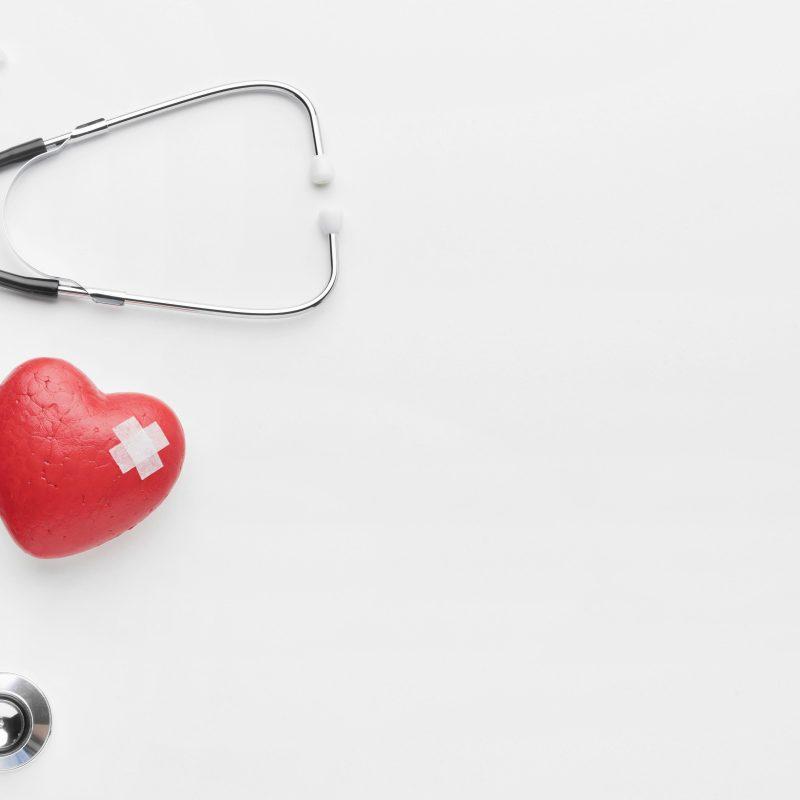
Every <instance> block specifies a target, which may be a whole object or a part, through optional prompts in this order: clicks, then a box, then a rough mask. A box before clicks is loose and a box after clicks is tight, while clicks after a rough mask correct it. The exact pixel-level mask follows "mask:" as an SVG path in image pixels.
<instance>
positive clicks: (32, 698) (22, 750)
mask: <svg viewBox="0 0 800 800" xmlns="http://www.w3.org/2000/svg"><path fill="white" fill-rule="evenodd" d="M51 729H52V715H51V713H50V704H49V703H48V702H47V698H46V697H45V696H44V694H43V693H42V691H41V690H40V689H39V687H38V686H35V685H34V684H32V683H31V682H30V681H29V680H27V679H26V678H22V677H20V676H19V675H12V674H10V673H5V672H0V772H8V771H9V770H12V769H18V768H19V767H24V766H25V765H26V764H28V763H30V762H31V761H32V760H33V759H34V758H35V757H36V755H37V754H38V753H39V751H40V750H41V749H42V748H43V747H44V745H45V742H47V739H48V738H49V736H50V731H51Z"/></svg>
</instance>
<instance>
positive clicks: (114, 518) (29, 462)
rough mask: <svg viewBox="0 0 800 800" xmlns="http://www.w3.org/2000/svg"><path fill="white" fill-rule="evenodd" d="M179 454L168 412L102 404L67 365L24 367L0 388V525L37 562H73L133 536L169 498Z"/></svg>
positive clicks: (136, 402) (118, 397) (40, 361)
mask: <svg viewBox="0 0 800 800" xmlns="http://www.w3.org/2000/svg"><path fill="white" fill-rule="evenodd" d="M122 423H124V425H123V426H122V427H118V426H120V425H121V424H122ZM115 428H117V431H116V432H115V430H114V429H115ZM159 429H160V431H161V433H159ZM120 436H121V437H122V438H120ZM165 441H166V442H167V444H165ZM153 451H157V453H156V454H155V456H154V455H153ZM183 454H184V440H183V429H182V428H181V424H180V422H178V418H177V417H176V416H175V414H174V413H173V412H172V411H171V410H170V409H169V408H168V407H167V406H166V405H164V403H162V402H161V401H160V400H156V398H155V397H148V396H147V395H144V394H108V395H106V394H103V393H102V392H101V391H99V390H98V389H97V388H96V387H95V386H94V384H93V383H92V382H91V381H90V380H89V379H88V378H87V377H86V376H85V375H84V374H83V373H82V372H80V371H79V370H77V369H75V367H73V366H72V365H71V364H68V363H67V362H66V361H61V360H59V359H55V358H37V359H34V360H33V361H27V362H25V363H24V364H22V365H21V366H19V367H17V368H16V369H15V370H14V371H13V372H12V373H11V374H10V375H9V376H8V378H6V380H5V382H4V383H3V384H2V385H0V517H2V518H3V521H4V522H5V523H6V525H7V526H8V530H9V531H10V532H11V535H12V536H13V537H14V539H15V540H16V542H17V544H19V545H20V547H22V549H23V550H26V551H27V552H28V553H30V554H31V555H34V556H38V557H39V558H58V557H60V556H69V555H73V554H74V553H80V552H82V551H84V550H88V549H89V548H91V547H97V545H100V544H103V542H107V541H108V540H109V539H113V538H114V537H115V536H119V534H121V533H124V532H125V531H127V530H130V529H131V528H132V527H133V526H134V525H136V524H137V523H139V522H141V521H142V520H143V519H144V518H145V517H146V516H147V515H148V514H149V513H150V512H151V511H153V510H154V509H155V508H156V507H157V506H158V505H159V504H160V503H161V501H162V500H163V499H164V498H165V497H166V496H167V495H168V494H169V491H170V489H172V486H173V484H174V483H175V481H176V480H177V479H178V475H179V474H180V471H181V466H182V465H183ZM159 464H160V465H161V466H159ZM123 470H125V471H123Z"/></svg>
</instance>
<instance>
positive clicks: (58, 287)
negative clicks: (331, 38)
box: [0, 81, 341, 772]
mask: <svg viewBox="0 0 800 800" xmlns="http://www.w3.org/2000/svg"><path fill="white" fill-rule="evenodd" d="M248 90H263V91H268V92H278V93H281V94H283V95H286V96H288V97H290V98H293V99H295V100H297V101H299V102H300V103H301V104H302V105H303V107H304V108H305V110H306V112H307V114H308V119H309V122H310V123H311V136H312V139H313V143H314V156H313V158H312V162H311V172H310V177H311V180H312V182H313V183H315V184H317V185H320V186H322V185H325V184H328V183H330V181H331V180H332V178H333V170H332V169H331V165H330V163H329V161H328V160H327V158H326V156H325V154H324V151H323V148H322V136H321V134H320V127H319V119H318V117H317V112H316V110H315V109H314V106H313V105H312V104H311V101H310V100H309V99H308V98H307V97H306V96H305V95H304V94H303V93H302V92H300V91H298V90H297V89H294V88H292V87H291V86H288V85H286V84H284V83H274V82H272V81H243V82H241V83H229V84H225V85H224V86H217V87H215V88H213V89H206V90H204V91H201V92H194V93H193V94H187V95H185V96H183V97H177V98H175V99H174V100H167V101H166V102H163V103H157V104H156V105H152V106H148V107H147V108H143V109H140V110H139V111H133V112H131V113H129V114H122V115H120V116H118V117H114V118H112V119H96V120H93V121H92V122H87V123H85V124H83V125H78V127H76V128H75V129H74V130H72V131H70V132H69V133H64V134H61V135H60V136H55V137H53V138H52V139H33V140H32V141H30V142H25V143H23V144H20V145H16V146H15V147H11V148H9V149H8V150H4V151H2V152H0V168H2V167H6V166H9V165H11V164H19V163H21V164H22V165H23V166H22V167H21V169H20V170H19V171H18V172H17V174H16V175H15V176H14V179H13V181H12V183H11V186H10V187H9V192H10V191H11V188H13V186H14V182H15V181H16V180H17V179H18V178H19V176H20V175H21V174H22V173H23V172H24V171H25V170H26V169H27V168H28V167H30V166H31V165H32V164H35V163H37V162H38V161H39V160H40V159H44V158H47V157H49V156H51V155H55V154H56V153H59V152H61V150H62V149H63V148H64V147H66V146H67V145H68V144H71V143H72V142H77V141H80V140H82V139H86V138H88V137H90V136H95V135H97V134H101V133H105V132H106V131H109V130H112V129H113V128H116V127H118V126H119V125H124V124H126V123H128V122H133V121H135V120H137V119H142V118H144V117H149V116H151V115H153V114H158V113H160V112H162V111H168V110H169V109H172V108H178V107H180V106H185V105H189V104H190V103H196V102H199V101H201V100H206V99H208V98H211V97H219V96H220V95H223V94H228V93H229V92H241V91H248ZM7 197H8V194H7V195H6V199H7ZM3 216H4V215H3ZM319 221H320V227H321V229H322V232H323V234H325V235H326V236H327V237H328V245H329V250H330V275H329V277H328V280H327V283H326V284H325V286H324V287H323V288H322V290H321V291H320V292H318V293H317V294H316V295H315V296H314V297H312V298H311V299H310V300H307V301H306V302H304V303H299V304H297V305H293V306H286V307H283V308H238V307H233V306H219V305H209V304H205V303H196V302H191V301H185V300H166V299H162V298H157V297H147V296H144V295H135V294H128V293H127V292H121V291H117V290H113V289H94V288H91V287H87V286H83V285H82V284H80V283H78V282H77V281H74V280H72V279H69V278H59V277H55V276H52V275H47V274H45V273H43V272H41V271H39V270H38V269H36V267H34V266H33V265H31V264H29V263H28V262H27V261H25V259H24V258H23V257H22V256H21V255H20V254H19V253H18V252H17V251H16V249H15V248H14V245H13V242H11V240H10V239H9V244H10V245H11V249H12V250H13V251H14V253H15V254H16V255H17V257H18V258H19V259H20V261H22V262H23V263H24V264H25V265H26V266H27V267H29V269H31V270H32V271H33V272H34V273H36V275H38V277H36V276H35V275H30V276H28V275H21V274H19V273H16V272H8V271H4V270H0V286H2V287H4V288H7V289H14V290H17V291H20V292H25V293H27V294H29V295H38V296H41V297H51V298H57V297H61V296H62V295H63V296H72V297H84V298H89V299H91V300H93V301H94V302H96V303H106V304H111V305H119V306H121V305H124V304H125V303H134V304H136V305H143V306H156V307H159V308H170V309H176V310H179V311H203V312H208V313H212V314H228V315H233V316H238V317H251V318H265V317H280V316H286V315H288V314H297V313H299V312H301V311H306V310H307V309H309V308H313V307H314V306H316V305H319V303H321V302H322V301H323V300H324V299H325V298H326V297H327V296H328V294H330V291H331V289H332V288H333V285H334V283H335V282H336V276H337V274H338V272H339V254H338V246H337V234H338V233H339V229H340V226H341V215H340V214H339V213H338V212H335V211H323V212H322V213H321V214H320V218H319ZM51 727H52V715H51V711H50V705H49V703H48V701H47V698H46V697H45V695H44V694H43V693H42V691H41V690H40V689H39V688H38V687H37V686H36V685H35V684H33V683H32V682H31V681H29V680H28V679H26V678H24V677H21V676H19V675H14V674H11V673H0V772H5V771H7V770H13V769H17V768H18V767H22V766H25V765H26V764H28V763H29V762H30V761H31V760H32V759H33V758H34V757H35V756H36V755H37V754H38V753H39V751H40V750H41V749H42V747H43V746H44V745H45V743H46V742H47V739H48V738H49V736H50V732H51Z"/></svg>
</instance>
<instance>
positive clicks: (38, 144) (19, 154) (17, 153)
mask: <svg viewBox="0 0 800 800" xmlns="http://www.w3.org/2000/svg"><path fill="white" fill-rule="evenodd" d="M46 152H47V147H45V144H44V139H31V140H30V141H29V142H24V143H23V144H18V145H15V146H14V147H9V148H8V150H2V151H0V169H2V168H3V167H7V166H8V165H9V164H18V163H19V162H20V161H30V159H32V158H35V157H36V156H40V155H41V154H42V153H46Z"/></svg>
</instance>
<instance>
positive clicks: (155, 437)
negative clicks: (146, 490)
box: [108, 417, 169, 480]
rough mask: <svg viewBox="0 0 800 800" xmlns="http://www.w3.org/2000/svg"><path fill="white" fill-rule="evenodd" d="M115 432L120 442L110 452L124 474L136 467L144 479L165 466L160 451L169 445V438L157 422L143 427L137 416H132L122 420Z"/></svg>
mask: <svg viewBox="0 0 800 800" xmlns="http://www.w3.org/2000/svg"><path fill="white" fill-rule="evenodd" d="M114 433H115V434H116V435H117V438H118V439H119V442H120V443H119V444H116V445H114V447H112V448H111V449H110V450H109V451H108V452H109V453H111V457H112V458H113V459H114V461H116V462H117V466H118V467H119V468H120V470H122V474H123V475H124V474H125V473H126V472H130V471H131V470H132V469H133V468H134V467H136V471H137V472H138V473H139V477H140V478H141V479H142V480H144V479H145V478H148V477H149V476H150V475H152V474H153V473H154V472H158V470H160V469H161V467H163V466H164V463H163V462H162V461H161V458H160V457H159V455H158V452H159V450H163V449H164V448H165V447H167V446H168V445H169V440H168V439H167V437H166V436H164V431H162V430H161V426H160V425H159V424H158V423H157V422H151V423H150V424H149V425H148V426H147V427H146V428H143V427H142V426H141V424H140V423H139V420H138V419H136V417H131V418H130V419H126V420H125V422H120V424H119V425H117V426H116V427H115V428H114Z"/></svg>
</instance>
